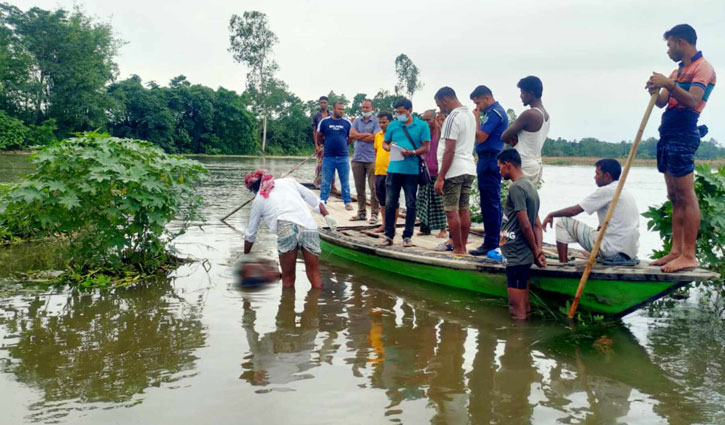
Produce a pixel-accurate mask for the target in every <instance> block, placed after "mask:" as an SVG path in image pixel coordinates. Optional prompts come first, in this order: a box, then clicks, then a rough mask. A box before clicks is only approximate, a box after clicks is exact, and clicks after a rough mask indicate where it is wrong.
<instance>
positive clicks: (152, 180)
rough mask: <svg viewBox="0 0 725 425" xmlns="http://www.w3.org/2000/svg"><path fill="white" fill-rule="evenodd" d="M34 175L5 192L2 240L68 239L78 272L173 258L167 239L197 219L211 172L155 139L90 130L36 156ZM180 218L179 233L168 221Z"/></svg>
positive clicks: (0, 202) (141, 266)
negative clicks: (201, 189)
mask: <svg viewBox="0 0 725 425" xmlns="http://www.w3.org/2000/svg"><path fill="white" fill-rule="evenodd" d="M33 163H34V164H35V167H36V169H35V172H33V173H32V174H30V175H29V176H28V177H27V178H26V179H25V180H23V181H21V182H19V183H17V184H14V185H13V186H12V187H11V188H10V190H9V191H8V192H7V193H6V194H5V195H3V196H2V197H0V237H3V235H5V238H6V239H7V238H8V237H7V235H10V236H12V237H23V238H32V237H47V236H57V237H62V238H65V239H68V241H69V244H68V245H69V246H70V264H71V267H72V268H73V270H74V272H85V271H90V270H91V269H103V270H109V271H114V272H118V271H120V270H122V269H124V268H128V267H129V266H131V267H134V268H135V269H137V270H141V271H145V270H150V269H153V268H158V267H159V266H161V265H163V264H164V263H166V262H167V261H168V260H169V256H168V252H167V243H168V242H169V241H170V240H171V239H173V238H174V237H175V236H177V235H178V234H180V233H181V232H183V231H184V230H185V229H186V227H188V224H189V222H190V221H191V220H193V219H195V218H196V217H197V211H198V207H199V206H200V204H201V197H199V196H198V195H195V193H194V189H195V186H196V185H197V183H198V182H199V181H200V180H201V178H202V175H203V174H204V173H205V172H206V169H205V168H204V167H203V166H202V165H200V164H199V163H197V162H196V161H192V160H189V159H185V158H181V157H177V156H171V155H167V154H165V153H164V152H163V151H162V150H161V149H160V148H158V147H155V146H153V145H152V144H151V143H149V142H145V141H138V140H130V139H118V138H112V137H109V136H107V135H100V134H96V133H85V134H82V135H80V136H79V137H77V138H72V139H68V140H65V141H63V142H61V143H59V144H56V145H54V146H51V147H48V148H45V149H44V150H43V151H41V152H39V153H38V154H36V155H34V156H33ZM177 216H179V218H180V219H181V221H182V225H181V227H180V229H181V230H180V231H179V233H176V234H172V233H171V232H170V231H169V230H168V229H166V227H165V226H166V224H167V223H169V221H171V220H172V219H174V218H176V217H177Z"/></svg>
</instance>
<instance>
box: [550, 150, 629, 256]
mask: <svg viewBox="0 0 725 425" xmlns="http://www.w3.org/2000/svg"><path fill="white" fill-rule="evenodd" d="M595 165H596V167H595V171H594V182H595V183H596V184H597V186H598V187H599V188H598V189H597V190H596V191H595V192H594V193H592V194H591V195H589V196H588V197H587V198H586V199H584V200H583V201H581V202H579V203H578V204H577V205H572V206H571V207H568V208H564V209H561V210H558V211H554V212H552V213H549V215H547V216H546V218H544V222H543V223H542V226H543V227H544V230H546V226H547V225H549V227H552V226H554V224H553V223H554V218H555V217H561V218H560V219H559V220H556V250H557V252H558V254H559V262H561V263H566V262H567V261H568V255H567V253H568V244H570V243H578V244H579V245H581V246H582V248H584V249H585V250H587V251H591V250H592V247H593V246H594V241H596V240H597V237H598V235H599V229H592V228H591V227H589V226H587V225H586V224H584V223H582V222H580V221H578V220H575V219H573V218H569V217H573V216H575V215H577V214H580V213H582V212H586V213H587V214H590V215H591V214H593V213H594V212H596V213H597V216H598V217H599V225H600V226H601V224H602V222H604V217H605V216H606V215H607V210H608V209H609V204H610V203H611V202H612V198H613V197H614V192H615V191H616V189H617V184H616V182H617V181H618V180H619V176H620V174H622V166H621V165H620V164H619V162H618V161H617V160H616V159H611V158H605V159H600V160H599V161H597V163H596V164H595ZM638 249H639V211H637V203H636V201H635V200H634V196H633V195H632V194H631V193H630V192H629V191H628V190H627V189H623V190H622V193H621V194H620V195H619V202H617V207H616V208H615V209H614V213H613V214H612V218H611V220H610V221H609V225H608V227H607V232H606V233H605V234H604V239H602V244H601V246H600V248H599V257H600V258H601V259H602V262H603V263H605V264H609V265H632V264H634V262H633V260H634V259H635V258H636V257H637V250H638Z"/></svg>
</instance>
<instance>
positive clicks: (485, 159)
mask: <svg viewBox="0 0 725 425" xmlns="http://www.w3.org/2000/svg"><path fill="white" fill-rule="evenodd" d="M471 100H472V101H473V103H474V104H475V105H476V109H474V111H473V115H474V116H475V117H476V129H477V130H476V154H477V155H478V163H477V164H476V174H477V175H478V192H479V193H480V195H481V199H480V201H481V217H482V219H483V227H484V231H485V236H484V239H483V244H482V245H481V246H480V247H478V248H476V249H473V250H471V251H469V254H471V255H488V254H489V252H491V251H492V250H495V249H496V248H497V247H498V242H499V233H500V232H501V174H500V173H499V169H498V164H497V160H496V157H497V156H498V154H499V152H501V151H502V150H503V142H502V141H501V135H502V134H503V132H504V131H505V130H506V128H508V125H509V120H508V116H507V115H506V110H505V109H504V108H503V107H502V106H501V105H500V104H499V103H498V102H496V99H494V98H493V93H492V92H491V89H489V88H488V87H486V86H483V85H481V86H478V87H476V88H475V90H473V92H472V93H471ZM481 115H482V116H481ZM489 257H491V258H497V257H499V256H498V255H497V253H496V252H492V253H491V254H490V255H489Z"/></svg>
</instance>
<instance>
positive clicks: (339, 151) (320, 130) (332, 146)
mask: <svg viewBox="0 0 725 425" xmlns="http://www.w3.org/2000/svg"><path fill="white" fill-rule="evenodd" d="M344 115H345V106H344V105H343V104H342V102H335V104H334V105H332V116H329V117H327V118H323V119H322V121H320V124H319V126H318V127H317V143H320V144H324V154H323V160H322V185H321V186H320V199H322V202H325V203H326V202H327V199H328V198H329V197H330V186H331V185H332V182H333V181H334V179H335V171H337V175H338V176H339V177H340V187H341V188H342V201H343V202H345V209H346V210H348V211H350V210H352V209H353V207H352V198H351V197H350V163H349V162H348V159H347V158H348V151H347V145H348V144H349V143H350V129H351V128H352V124H351V123H350V121H348V120H346V119H345V118H343V116H344Z"/></svg>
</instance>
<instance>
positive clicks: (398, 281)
mask: <svg viewBox="0 0 725 425" xmlns="http://www.w3.org/2000/svg"><path fill="white" fill-rule="evenodd" d="M200 160H201V161H202V162H204V164H205V165H206V166H207V167H208V168H209V170H210V175H209V178H208V180H207V181H206V182H205V184H204V185H203V187H202V188H201V191H202V193H203V196H204V199H205V204H204V208H203V213H204V215H205V221H204V222H203V223H198V224H197V225H195V226H193V227H192V228H190V229H189V231H188V232H187V233H186V234H185V235H183V236H182V237H180V238H179V239H178V240H176V241H175V247H176V248H177V249H178V251H179V252H180V253H181V255H182V256H185V257H189V258H195V259H197V261H194V262H192V263H190V264H187V265H184V266H182V267H181V268H179V269H177V270H176V271H174V272H173V273H172V274H171V275H170V276H168V279H162V280H160V281H156V282H147V283H145V284H143V285H138V286H135V287H132V288H129V289H119V290H114V291H106V292H101V291H97V292H82V291H76V290H69V289H67V288H66V289H64V288H46V287H38V286H33V285H28V284H22V283H20V282H18V281H16V280H15V279H14V278H13V276H16V273H17V272H23V271H28V270H39V269H43V268H48V267H50V268H52V267H53V265H55V264H59V259H58V257H57V254H56V253H55V251H54V249H53V247H47V246H20V247H15V248H10V249H3V250H0V411H2V417H3V419H2V423H3V424H20V423H63V424H98V423H119V424H127V423H158V424H162V423H173V424H177V425H180V424H198V423H214V424H232V423H234V424H236V423H245V424H257V423H259V424H262V423H265V424H269V423H272V424H274V423H293V424H328V423H329V424H333V423H334V424H341V423H344V424H384V423H405V424H419V423H434V424H461V423H472V424H489V423H497V424H528V423H541V424H550V423H569V424H574V423H590V424H616V423H622V424H668V423H670V424H692V423H701V424H718V423H720V424H722V423H725V411H723V405H724V404H725V352H724V349H723V347H725V325H723V324H722V322H721V321H720V319H719V318H717V317H714V316H713V315H711V314H708V313H707V312H705V311H703V310H702V309H701V308H700V307H699V306H698V304H697V300H696V298H697V297H696V296H694V295H693V296H691V297H690V298H689V299H686V300H680V301H676V302H675V305H674V306H673V307H670V308H669V309H667V310H666V311H665V312H664V313H663V312H661V311H640V312H637V313H634V314H632V315H629V316H627V317H626V318H625V319H624V320H623V321H622V322H621V323H618V324H615V325H613V326H609V327H606V328H602V327H589V328H581V327H580V328H579V329H577V330H576V331H572V330H571V329H569V328H567V327H565V326H563V325H562V324H560V323H556V322H553V321H543V320H541V319H535V320H532V321H530V322H529V323H526V324H516V323H513V322H512V321H511V320H510V318H509V316H508V311H507V309H506V307H505V301H504V300H501V299H491V298H485V297H482V296H479V295H476V294H470V293H466V292H461V291H455V290H452V289H449V288H442V287H436V286H433V285H431V284H427V283H423V282H419V281H413V280H409V279H406V278H404V277H400V276H396V275H392V274H387V273H381V272H379V271H376V270H373V269H370V268H366V267H364V266H361V265H359V264H354V263H348V262H345V261H342V260H340V259H337V258H334V257H327V256H324V255H323V261H322V268H323V270H322V271H323V273H322V275H323V281H324V288H323V289H322V290H310V285H309V283H308V282H307V281H306V278H305V274H304V273H303V269H304V267H303V265H302V264H301V263H298V273H297V284H296V290H282V288H281V285H280V284H274V285H270V286H268V287H265V288H261V289H257V290H255V291H242V290H240V289H238V288H236V287H235V286H234V284H233V282H234V271H235V263H236V262H237V261H238V260H239V258H240V257H241V256H242V250H243V240H242V236H241V233H240V231H241V230H243V229H244V227H245V224H246V218H247V215H248V214H249V208H245V209H243V210H242V211H240V212H239V213H238V214H236V215H235V216H233V217H232V218H231V219H230V222H231V223H232V224H233V226H234V228H230V227H227V226H225V225H223V224H222V223H220V222H219V218H220V217H222V216H224V215H225V214H226V213H228V212H230V211H231V210H232V209H234V208H235V207H236V206H238V205H239V204H241V203H242V202H244V201H245V200H247V199H248V198H249V197H250V194H249V193H248V192H247V191H246V189H245V188H244V185H243V183H242V177H243V175H244V173H246V172H248V171H250V170H252V169H255V168H259V167H265V168H268V169H270V170H272V171H273V172H274V173H275V174H276V175H280V174H282V173H284V172H286V171H287V170H289V169H291V168H292V167H294V166H295V165H296V164H297V163H298V162H299V160H295V159H284V160H283V159H275V160H263V159H239V158H213V157H204V158H200ZM313 168H314V165H313V164H309V165H307V166H305V167H304V168H302V169H301V170H300V171H299V172H297V173H296V174H295V176H296V177H297V178H298V180H300V181H309V180H311V176H312V172H313ZM29 169H30V168H29V167H28V165H27V163H26V159H25V158H24V157H20V156H14V157H7V156H2V155H0V183H7V182H10V181H13V180H15V179H17V178H19V176H20V175H22V174H23V173H25V172H27V171H28V170H29ZM544 180H545V183H544V186H543V188H542V190H541V192H540V196H541V199H542V206H541V212H542V217H543V215H544V214H545V213H547V212H549V211H552V210H554V209H558V208H561V207H564V206H568V205H571V204H574V203H576V202H577V201H579V200H580V199H581V198H583V197H584V196H586V195H587V194H588V193H590V192H591V191H593V190H594V188H595V187H594V182H593V167H590V166H554V165H548V166H545V171H544ZM628 187H629V188H630V190H632V191H633V192H634V194H635V197H636V199H637V202H638V203H639V208H640V211H644V210H645V209H646V207H647V206H650V205H655V204H659V203H661V202H663V201H664V199H665V189H664V182H663V180H662V177H661V176H660V175H659V174H658V173H657V171H656V170H655V169H652V168H634V169H633V170H632V172H631V174H630V179H629V181H628ZM595 220H596V218H595V217H587V218H586V220H585V221H586V222H587V223H589V224H593V223H595ZM640 227H641V233H642V238H641V243H640V245H641V250H640V256H641V257H643V258H647V257H648V255H649V253H650V252H651V251H652V249H653V248H657V247H659V246H660V241H659V239H658V238H657V236H656V235H654V234H651V233H647V232H646V225H645V222H644V219H641V223H640ZM545 240H547V241H552V240H553V234H552V232H549V233H547V234H546V235H545ZM254 250H255V251H256V252H258V253H264V254H267V255H270V256H276V244H275V237H274V236H273V235H271V234H269V233H268V232H267V231H266V229H265V230H263V231H262V232H261V233H260V237H259V238H258V242H257V243H256V244H255V247H254ZM204 260H206V261H204Z"/></svg>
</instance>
